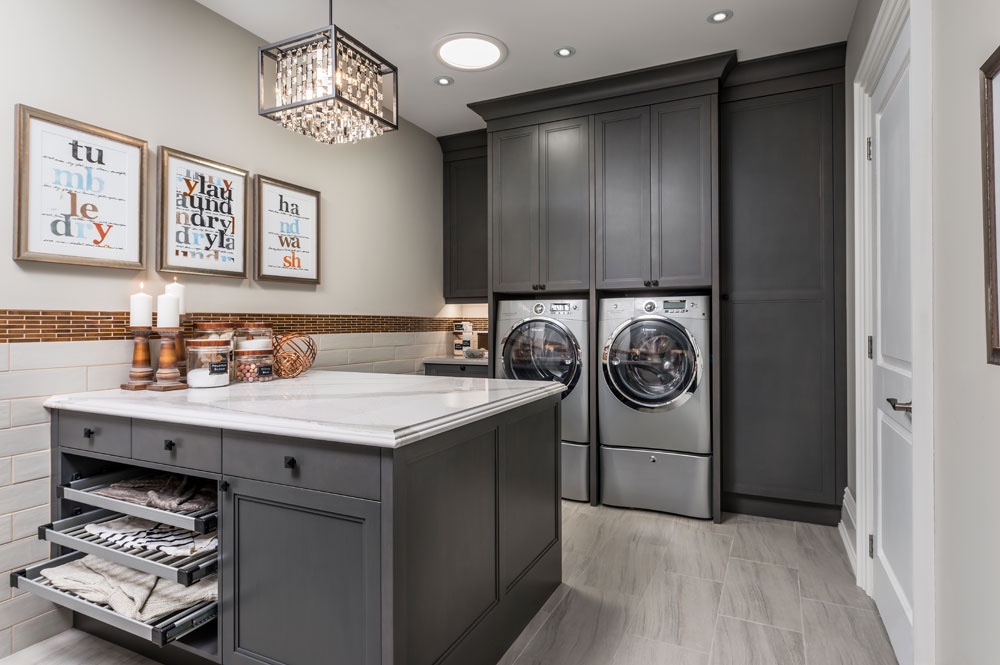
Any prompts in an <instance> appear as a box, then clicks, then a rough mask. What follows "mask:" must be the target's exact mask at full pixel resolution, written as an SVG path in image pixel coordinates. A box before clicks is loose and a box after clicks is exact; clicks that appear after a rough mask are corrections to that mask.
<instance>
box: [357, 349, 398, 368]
mask: <svg viewBox="0 0 1000 665" xmlns="http://www.w3.org/2000/svg"><path fill="white" fill-rule="evenodd" d="M395 355H396V350H395V349H394V348H393V347H391V346H380V347H372V348H369V349H350V350H349V351H348V352H347V361H348V363H350V364H352V365H354V364H357V363H369V362H377V361H380V360H393V359H394V358H395Z"/></svg>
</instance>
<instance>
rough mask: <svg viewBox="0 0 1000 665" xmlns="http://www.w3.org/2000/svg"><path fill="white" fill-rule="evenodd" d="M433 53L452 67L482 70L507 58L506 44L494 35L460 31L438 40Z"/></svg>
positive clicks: (464, 69)
mask: <svg viewBox="0 0 1000 665" xmlns="http://www.w3.org/2000/svg"><path fill="white" fill-rule="evenodd" d="M434 53H435V54H436V55H437V58H438V60H440V61H441V62H443V63H444V64H446V65H448V66H449V67H451V68H452V69H461V70H463V71H482V70H484V69H490V68H491V67H496V66H497V65H499V64H500V63H502V62H503V61H504V60H505V59H506V58H507V46H506V45H505V44H504V43H503V42H502V41H500V40H499V39H497V38H496V37H490V36H489V35H480V34H478V33H475V32H460V33H457V34H454V35H448V36H447V37H444V38H442V39H441V40H439V41H438V43H437V44H436V45H435V46H434Z"/></svg>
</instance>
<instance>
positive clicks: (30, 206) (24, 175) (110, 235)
mask: <svg viewBox="0 0 1000 665" xmlns="http://www.w3.org/2000/svg"><path fill="white" fill-rule="evenodd" d="M16 113H17V136H16V145H17V165H16V168H15V184H14V190H15V191H14V196H15V214H14V236H15V237H14V258H15V259H16V260H20V261H46V262H51V263H71V264H75V265H85V266H104V267H111V268H127V269H132V270H141V269H143V268H144V267H145V252H144V251H143V247H144V227H145V224H144V221H145V208H146V206H145V183H146V142H145V141H142V140H140V139H137V138H133V137H131V136H126V135H125V134H119V133H117V132H113V131H110V130H107V129H102V128H100V127H95V126H94V125H88V124H86V123H83V122H78V121H76V120H71V119H69V118H64V117H62V116H59V115H55V114H54V113H48V112H46V111H42V110H39V109H35V108H31V107H30V106H24V105H21V104H18V105H17V109H16Z"/></svg>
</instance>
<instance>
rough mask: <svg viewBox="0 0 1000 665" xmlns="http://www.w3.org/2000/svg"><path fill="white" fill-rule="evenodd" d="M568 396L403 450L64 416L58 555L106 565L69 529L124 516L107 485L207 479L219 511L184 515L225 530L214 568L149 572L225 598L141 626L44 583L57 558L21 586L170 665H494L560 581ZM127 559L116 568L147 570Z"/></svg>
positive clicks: (20, 578)
mask: <svg viewBox="0 0 1000 665" xmlns="http://www.w3.org/2000/svg"><path fill="white" fill-rule="evenodd" d="M189 392H192V391H189ZM559 399H560V398H559V394H558V393H556V394H554V395H545V396H543V397H541V398H539V399H537V400H536V401H532V402H528V403H524V404H522V405H520V406H515V407H513V408H511V409H510V410H507V411H503V412H500V413H495V414H493V415H487V416H485V417H484V418H483V419H481V420H475V421H472V422H467V423H466V424H462V425H459V426H457V427H456V428H454V429H448V430H446V431H442V432H440V433H437V434H432V435H430V436H428V437H427V438H423V439H421V440H417V441H414V442H412V443H408V444H406V445H402V446H400V447H396V448H390V447H380V446H375V445H364V444H345V443H338V442H332V441H322V440H310V439H304V438H297V437H282V436H277V435H274V434H258V433H254V432H246V431H236V430H233V429H225V428H219V429H213V428H211V427H205V426H195V425H189V424H178V423H176V422H173V423H172V422H161V421H156V420H150V419H145V420H144V419H139V418H127V417H123V416H118V415H101V414H97V413H86V412H81V411H80V410H79V409H77V410H73V411H69V410H59V409H53V411H52V441H53V446H52V450H53V457H52V460H53V466H52V478H53V504H52V506H53V508H52V518H53V520H54V522H53V524H52V525H47V526H45V527H42V528H41V529H40V530H39V531H40V534H39V535H40V537H43V538H46V539H47V540H50V541H51V542H52V543H53V550H52V557H53V558H56V557H60V556H61V557H64V558H65V560H69V559H72V558H76V557H79V556H81V554H80V552H88V553H96V554H98V555H99V556H101V555H104V554H106V552H103V551H102V548H101V545H100V544H97V545H95V544H94V543H90V544H89V545H88V544H87V543H85V542H82V541H83V540H86V539H85V538H83V539H79V540H74V536H73V533H74V530H73V528H71V527H74V526H75V525H76V526H78V525H79V524H82V523H85V522H86V521H87V520H88V517H87V516H88V515H98V514H104V515H106V514H108V511H109V510H110V511H111V512H115V509H116V508H119V509H122V506H121V505H110V504H108V502H107V501H106V500H103V499H101V497H98V496H91V495H89V493H88V490H89V489H92V488H94V487H98V486H101V485H102V484H106V482H107V481H108V480H109V479H114V478H119V477H123V476H127V475H128V474H130V473H135V472H141V471H142V470H148V469H154V470H161V471H171V472H176V473H182V474H186V475H189V476H196V477H202V478H208V479H212V480H215V481H217V482H218V486H219V510H218V513H217V515H216V514H211V515H201V516H183V515H178V516H176V517H175V519H176V520H180V521H181V524H183V525H185V526H187V527H188V528H192V529H195V528H196V529H198V530H201V531H206V530H211V529H212V528H215V527H216V526H217V528H218V534H219V540H220V546H219V557H218V561H217V562H216V561H210V562H208V563H205V562H202V563H201V564H200V565H199V566H195V567H190V566H189V567H188V569H186V570H180V571H176V572H175V571H172V570H169V569H168V570H167V573H168V574H161V572H162V570H161V569H157V568H156V567H155V566H156V565H158V564H155V563H154V562H151V561H147V562H145V563H141V564H140V565H141V566H144V567H145V568H140V569H144V570H147V571H148V572H156V574H158V575H159V576H160V577H170V578H171V579H175V580H177V581H181V582H184V581H185V579H186V580H187V583H190V581H191V580H192V579H197V578H200V577H203V576H205V575H210V574H214V573H215V572H216V571H217V572H218V579H219V602H218V604H217V607H212V608H205V609H203V610H200V611H199V612H200V613H198V612H196V613H194V615H193V616H189V617H182V618H181V619H178V620H177V621H175V622H174V623H173V624H171V623H170V622H167V623H165V624H163V625H159V626H157V625H153V626H147V625H146V624H141V623H139V622H138V621H132V620H129V619H124V618H120V617H118V615H114V616H111V617H109V616H108V614H109V611H108V610H106V609H103V608H101V607H100V606H97V605H94V604H92V603H87V602H86V601H83V600H82V599H79V598H76V597H73V596H71V595H69V594H64V593H63V592H60V591H58V590H56V589H52V588H51V587H50V588H48V589H45V588H42V587H43V586H44V584H39V583H38V580H39V579H40V578H39V577H38V569H40V568H44V567H46V566H51V565H58V564H53V563H50V562H47V563H45V564H40V565H39V566H35V567H33V568H29V569H28V570H27V571H18V572H16V573H14V574H13V575H12V583H13V584H15V585H18V586H19V587H20V588H22V589H25V590H27V591H30V592H34V593H38V594H39V595H43V596H45V597H48V598H51V599H53V600H54V601H55V602H58V603H60V604H63V605H65V606H67V607H70V608H71V609H74V610H75V614H74V625H75V626H76V627H77V628H80V629H82V630H84V631H87V632H90V633H93V634H96V635H99V636H100V637H103V638H105V639H108V640H110V641H112V642H116V643H118V644H121V645H122V646H125V647H127V648H129V649H132V650H134V651H137V652H139V653H142V654H144V655H146V656H148V657H150V658H152V659H154V660H157V661H160V662H163V663H169V664H189V663H190V664H194V663H202V664H204V663H208V662H214V663H225V664H226V665H261V664H263V665H312V664H316V665H376V664H382V665H432V664H439V665H494V664H495V663H496V662H497V661H498V660H499V659H500V658H501V656H502V655H503V654H504V652H505V651H506V649H507V648H508V647H509V646H510V644H511V643H512V642H513V641H514V639H515V638H516V637H517V636H518V635H519V634H520V632H521V630H522V629H523V628H524V627H525V625H526V624H527V623H528V622H529V621H530V620H531V618H532V617H533V616H534V615H535V614H536V613H537V611H538V610H539V609H540V608H541V607H542V605H543V603H544V602H545V601H546V599H548V597H549V596H550V595H551V593H552V592H553V591H554V590H555V589H556V588H557V587H558V585H559V583H560V580H561V572H562V563H561V520H560V499H559V464H558V453H559V442H560V429H559V428H560V425H559V423H560V417H559V409H560V404H559ZM143 415H144V416H148V415H149V414H148V412H143ZM118 503H119V504H121V503H124V502H118ZM126 510H130V509H127V508H125V509H122V512H125V511H126ZM93 511H98V512H93ZM129 514H133V515H136V516H145V515H139V514H137V513H136V512H135V511H134V510H132V512H129ZM152 517H156V516H155V515H153V516H151V518H152ZM127 552H134V550H129V551H126V553H125V554H114V553H112V554H111V555H109V556H108V557H106V558H111V560H113V561H116V562H119V563H122V564H124V565H129V564H130V563H135V561H134V559H132V560H130V559H129V558H128V557H129V556H134V555H129V554H128V553H127ZM115 557H118V558H115ZM153 558H154V557H148V559H149V560H152V559H153ZM140 565H136V566H135V567H140ZM95 608H96V609H95ZM118 618H120V619H121V621H118V620H117V619H118ZM161 643H163V644H164V645H163V646H161Z"/></svg>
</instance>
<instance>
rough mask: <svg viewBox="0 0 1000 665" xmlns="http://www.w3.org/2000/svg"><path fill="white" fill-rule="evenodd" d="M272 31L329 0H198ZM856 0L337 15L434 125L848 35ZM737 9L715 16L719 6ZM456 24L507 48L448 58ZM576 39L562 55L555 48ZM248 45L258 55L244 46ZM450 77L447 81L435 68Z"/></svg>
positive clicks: (678, 1) (399, 4)
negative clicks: (471, 60)
mask: <svg viewBox="0 0 1000 665" xmlns="http://www.w3.org/2000/svg"><path fill="white" fill-rule="evenodd" d="M197 1H198V2H200V3H201V4H202V5H205V6H206V7H208V8H209V9H212V10H213V11H215V12H217V13H219V14H221V15H222V16H224V17H226V18H227V19H229V20H230V21H232V22H233V23H236V24H237V25H240V26H242V27H243V28H245V29H247V30H249V31H250V32H252V33H254V34H255V35H257V36H259V37H260V38H262V39H264V40H265V41H267V42H275V41H278V40H281V39H284V38H286V37H291V36H293V35H298V34H301V33H303V32H307V31H309V30H313V29H315V28H319V27H322V26H323V25H325V24H326V21H327V15H328V3H327V2H326V0H279V1H275V0H197ZM856 6H857V0H708V1H706V0H618V1H617V2H614V1H613V0H612V1H611V2H609V1H607V0H501V1H499V2H486V1H485V0H430V1H427V0H424V1H419V0H337V1H336V2H335V3H334V23H336V24H337V25H338V26H340V27H342V28H343V29H344V30H346V31H347V32H349V33H351V34H352V35H354V36H355V37H356V38H357V39H359V40H361V41H362V42H363V43H365V44H366V45H368V46H369V47H370V48H372V49H374V50H375V51H377V52H378V53H380V54H381V55H382V56H383V57H384V58H387V59H388V60H389V61H390V62H392V63H393V64H395V65H396V66H397V67H399V110H400V115H402V116H403V117H404V118H406V119H407V120H409V121H410V122H413V123H415V124H417V125H419V126H420V127H423V128H424V129H425V130H427V131H428V132H430V133H431V134H434V135H435V136H442V135H445V134H453V133H456V132H463V131H467V130H471V129H477V128H481V127H484V126H485V123H484V122H483V121H482V120H481V119H480V118H479V116H477V115H476V114H475V113H473V112H472V111H471V110H469V109H468V108H467V107H466V104H468V103H470V102H477V101H482V100H484V99H492V98H494V97H502V96H505V95H512V94H516V93H519V92H528V91H531V90H537V89H539V88H546V87H549V86H553V85H561V84H564V83H571V82H573V81H581V80H585V79H589V78H596V77H600V76H608V75H611V74H618V73H621V72H626V71H629V70H633V69H640V68H643V67H651V66H654V65H661V64H665V63H669V62H675V61H677V60H685V59H688V58H694V57H697V56H701V55H709V54H712V53H719V52H721V51H729V50H734V49H735V50H737V51H739V57H740V60H748V59H751V58H760V57H763V56H767V55H773V54H775V53H784V52H787V51H794V50H798V49H803V48H809V47H811V46H820V45H823V44H830V43H833V42H839V41H844V40H845V39H847V33H848V31H849V29H850V26H851V19H852V17H853V15H854V10H855V7H856ZM723 8H724V9H732V10H733V11H734V12H735V16H734V17H733V19H731V20H730V21H728V22H727V23H723V24H721V25H711V24H709V23H708V21H706V17H707V16H708V15H709V14H710V13H712V12H713V11H714V10H718V9H723ZM455 32H480V33H486V34H489V35H493V36H494V37H497V38H498V39H500V40H501V41H503V42H504V43H506V44H507V46H508V47H509V48H510V55H509V57H508V58H507V60H506V61H505V62H504V63H503V64H502V65H500V66H499V67H496V68H494V69H491V70H487V71H484V72H460V71H454V70H450V69H448V68H446V67H445V66H444V65H442V64H441V63H439V62H438V60H437V58H435V56H434V52H433V45H434V43H435V42H436V41H437V40H438V39H440V38H441V37H443V36H444V35H448V34H451V33H455ZM565 45H569V46H573V47H575V48H576V55H574V56H573V57H571V58H567V59H562V58H557V57H555V56H554V55H553V54H552V52H553V51H554V50H555V49H556V47H559V46H565ZM247 57H254V55H253V54H248V55H247ZM442 74H447V75H448V76H451V77H453V78H454V79H455V83H454V85H452V86H449V87H447V88H443V87H441V86H438V85H436V84H435V83H434V78H435V77H437V76H440V75H442Z"/></svg>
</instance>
